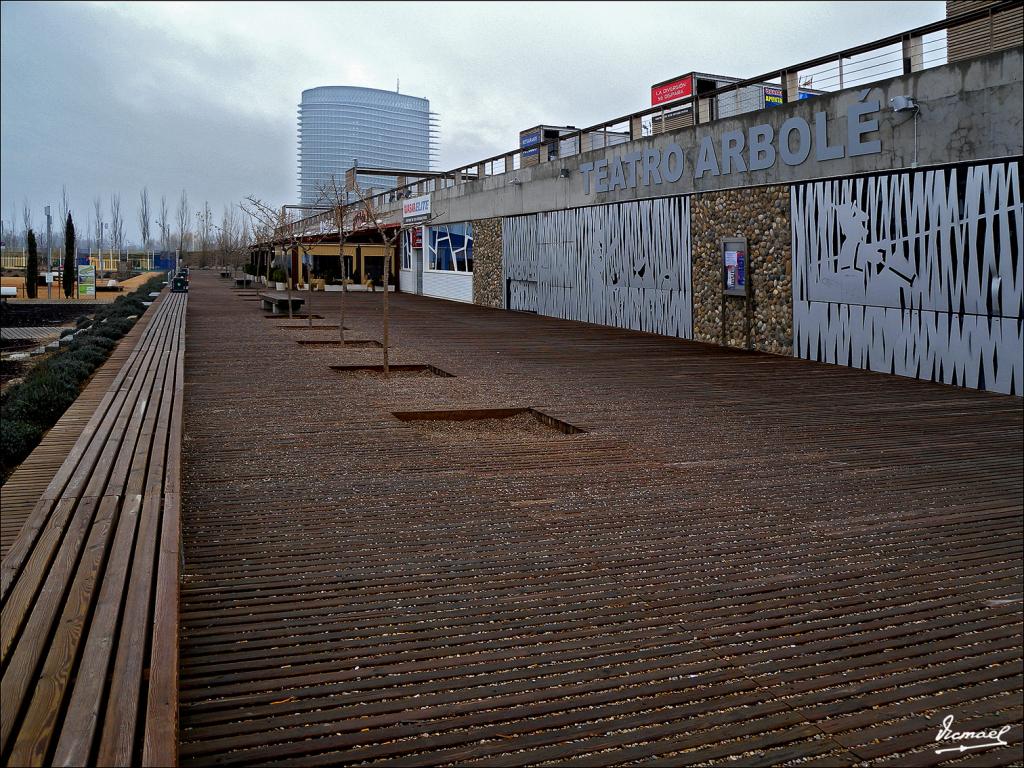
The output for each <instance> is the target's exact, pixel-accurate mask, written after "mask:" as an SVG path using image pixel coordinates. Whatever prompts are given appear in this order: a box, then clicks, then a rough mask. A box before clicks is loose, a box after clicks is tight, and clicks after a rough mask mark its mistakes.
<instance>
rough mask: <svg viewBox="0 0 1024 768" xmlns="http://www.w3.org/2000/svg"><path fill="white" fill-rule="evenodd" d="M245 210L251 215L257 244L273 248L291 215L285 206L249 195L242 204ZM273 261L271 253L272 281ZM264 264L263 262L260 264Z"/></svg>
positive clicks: (268, 256) (268, 263) (267, 272)
mask: <svg viewBox="0 0 1024 768" xmlns="http://www.w3.org/2000/svg"><path fill="white" fill-rule="evenodd" d="M241 208H242V210H243V212H244V213H245V214H246V215H247V216H248V217H249V223H250V225H251V226H252V229H253V242H254V243H255V244H256V245H264V246H266V245H269V246H270V248H271V249H272V248H273V247H274V244H275V243H276V241H278V240H279V239H280V238H281V237H282V232H283V231H284V229H285V225H286V224H287V223H288V221H289V217H288V215H287V212H286V211H285V209H284V208H282V209H276V208H271V207H270V206H269V205H267V204H266V203H264V202H263V201H261V200H260V199H258V198H254V197H252V196H249V197H248V198H246V199H245V202H243V203H242V204H241ZM272 261H273V257H272V256H271V255H269V254H268V255H267V259H266V274H265V276H266V280H267V282H268V283H269V281H270V267H271V263H272ZM260 266H262V264H261V265H260Z"/></svg>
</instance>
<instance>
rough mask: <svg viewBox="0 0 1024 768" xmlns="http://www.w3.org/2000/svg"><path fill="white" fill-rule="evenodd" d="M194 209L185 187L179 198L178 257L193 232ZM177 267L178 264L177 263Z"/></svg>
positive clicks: (181, 254) (180, 255)
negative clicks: (189, 204) (191, 221)
mask: <svg viewBox="0 0 1024 768" xmlns="http://www.w3.org/2000/svg"><path fill="white" fill-rule="evenodd" d="M191 211H192V209H191V208H189V206H188V193H187V192H186V191H185V190H184V189H183V190H181V197H180V198H179V199H178V258H179V259H180V258H181V257H182V256H183V253H182V252H183V250H184V249H185V239H186V238H188V237H191V235H192V232H191V231H190V219H191V215H192V214H191ZM175 269H177V265H175Z"/></svg>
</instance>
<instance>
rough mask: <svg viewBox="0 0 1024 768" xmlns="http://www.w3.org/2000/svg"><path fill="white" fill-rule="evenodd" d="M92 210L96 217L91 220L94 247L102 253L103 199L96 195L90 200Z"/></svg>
mask: <svg viewBox="0 0 1024 768" xmlns="http://www.w3.org/2000/svg"><path fill="white" fill-rule="evenodd" d="M92 207H93V211H94V212H95V214H96V218H95V219H94V220H93V223H92V225H93V237H94V238H95V240H96V248H97V250H98V251H99V252H100V256H101V258H102V255H103V201H102V200H101V199H100V198H99V196H98V195H97V196H96V197H95V198H93V201H92Z"/></svg>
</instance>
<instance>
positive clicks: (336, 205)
mask: <svg viewBox="0 0 1024 768" xmlns="http://www.w3.org/2000/svg"><path fill="white" fill-rule="evenodd" d="M319 192H320V199H321V200H324V201H326V202H327V203H328V204H329V205H330V206H331V208H332V211H333V214H334V227H335V229H337V230H338V272H339V274H340V275H341V302H340V305H341V306H340V309H339V310H338V315H339V317H338V333H339V334H340V335H341V345H342V346H345V297H346V296H347V295H348V280H349V276H348V262H346V261H345V241H346V240H347V235H348V231H349V230H348V229H347V228H346V226H345V223H346V222H345V206H346V203H347V201H348V198H347V195H346V193H345V191H344V190H343V189H341V188H339V187H338V182H337V180H336V179H335V178H334V174H331V180H330V182H329V183H327V184H325V185H323V186H322V187H321V188H320V190H319Z"/></svg>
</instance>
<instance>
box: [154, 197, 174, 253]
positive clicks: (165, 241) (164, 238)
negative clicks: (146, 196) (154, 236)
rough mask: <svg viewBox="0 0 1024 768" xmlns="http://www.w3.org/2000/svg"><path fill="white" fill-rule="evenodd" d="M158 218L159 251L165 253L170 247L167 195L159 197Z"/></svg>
mask: <svg viewBox="0 0 1024 768" xmlns="http://www.w3.org/2000/svg"><path fill="white" fill-rule="evenodd" d="M159 216H160V218H159V219H158V220H157V226H158V227H159V228H160V250H161V251H166V250H167V249H168V248H170V245H171V225H170V221H169V216H170V211H169V209H168V208H167V195H160V214H159Z"/></svg>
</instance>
